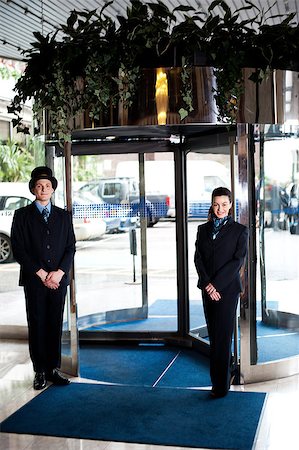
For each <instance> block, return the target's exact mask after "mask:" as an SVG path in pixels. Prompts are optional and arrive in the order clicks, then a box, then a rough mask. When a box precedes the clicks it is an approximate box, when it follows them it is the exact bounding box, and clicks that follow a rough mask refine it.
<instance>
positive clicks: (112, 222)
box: [73, 190, 137, 233]
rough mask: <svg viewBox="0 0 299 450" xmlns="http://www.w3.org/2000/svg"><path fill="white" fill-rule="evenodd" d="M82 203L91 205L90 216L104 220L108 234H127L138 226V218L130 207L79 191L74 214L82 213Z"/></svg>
mask: <svg viewBox="0 0 299 450" xmlns="http://www.w3.org/2000/svg"><path fill="white" fill-rule="evenodd" d="M82 202H84V204H86V203H89V205H90V206H89V215H90V216H92V217H98V218H100V219H103V220H104V222H105V223H106V233H120V232H125V231H128V230H129V229H130V228H131V227H132V226H133V227H134V226H135V225H136V221H137V217H136V214H134V213H133V212H132V208H131V206H130V205H126V204H124V205H122V204H114V203H106V202H104V200H103V199H101V197H99V196H97V195H94V194H93V193H92V192H90V191H88V190H86V191H79V192H76V193H75V194H74V202H73V205H74V214H78V213H79V212H80V209H81V206H80V205H82Z"/></svg>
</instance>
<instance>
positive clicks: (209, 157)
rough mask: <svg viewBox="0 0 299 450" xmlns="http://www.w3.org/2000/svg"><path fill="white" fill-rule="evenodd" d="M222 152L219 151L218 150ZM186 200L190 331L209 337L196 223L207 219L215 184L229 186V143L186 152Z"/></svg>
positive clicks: (197, 335)
mask: <svg viewBox="0 0 299 450" xmlns="http://www.w3.org/2000/svg"><path fill="white" fill-rule="evenodd" d="M218 152H219V153H218ZM186 179H187V203H188V239H189V243H188V248H189V298H190V334H191V336H194V337H197V338H203V339H208V335H207V328H206V322H205V317H204V312H203V305H202V296H201V291H200V290H199V289H198V288H197V281H198V277H197V273H196V269H195V266H194V250H195V240H196V233H197V227H198V226H199V225H200V224H201V223H204V222H206V221H207V218H208V211H209V208H210V205H211V194H212V191H213V189H214V188H216V187H219V186H224V187H228V188H230V184H231V175H230V149H229V145H227V146H225V147H221V149H220V148H219V149H218V150H217V147H215V148H213V151H212V152H211V149H206V150H204V149H202V148H201V150H200V152H199V151H191V152H189V153H188V155H187V175H186Z"/></svg>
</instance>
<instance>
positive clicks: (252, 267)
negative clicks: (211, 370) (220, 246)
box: [247, 125, 257, 364]
mask: <svg viewBox="0 0 299 450" xmlns="http://www.w3.org/2000/svg"><path fill="white" fill-rule="evenodd" d="M248 132H249V135H248V163H247V166H248V223H249V242H248V254H249V258H248V292H249V298H248V301H249V317H250V323H251V327H250V362H251V364H256V363H257V340H256V339H257V330H256V279H257V277H256V273H257V251H256V213H257V210H256V204H257V202H256V186H255V180H256V178H255V161H254V154H255V141H254V126H253V125H249V126H248Z"/></svg>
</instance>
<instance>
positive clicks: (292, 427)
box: [0, 340, 299, 450]
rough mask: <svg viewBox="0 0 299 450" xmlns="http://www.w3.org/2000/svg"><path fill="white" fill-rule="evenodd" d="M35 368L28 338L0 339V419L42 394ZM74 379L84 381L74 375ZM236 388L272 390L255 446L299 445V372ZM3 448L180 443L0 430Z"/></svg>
mask: <svg viewBox="0 0 299 450" xmlns="http://www.w3.org/2000/svg"><path fill="white" fill-rule="evenodd" d="M32 379H33V371H32V365H31V362H30V360H29V354H28V347H27V343H26V341H21V340H20V341H9V340H2V341H0V405H1V412H0V421H2V420H3V419H5V418H6V417H8V416H9V415H10V414H12V413H13V412H14V411H16V410H17V409H18V408H20V407H21V406H22V405H24V404H25V403H27V402H28V401H29V400H31V399H32V398H33V397H35V396H36V395H38V394H39V392H37V391H34V390H33V388H32ZM73 381H74V382H76V381H81V380H80V379H79V378H74V379H73ZM232 389H234V390H244V391H255V392H257V391H260V392H267V393H269V395H268V397H267V402H266V406H265V409H264V413H263V416H262V420H261V423H260V427H259V430H258V433H257V437H256V443H255V445H254V450H266V449H267V450H268V449H269V450H298V449H299V430H298V417H299V376H292V377H289V378H283V379H280V380H275V381H271V382H265V383H259V384H251V385H247V386H233V387H232ZM0 448H1V450H43V449H47V450H104V449H105V450H162V449H163V450H174V449H179V447H164V446H156V445H140V444H128V443H117V442H104V441H94V440H83V439H65V438H63V439H62V438H56V437H47V436H31V435H18V434H9V433H1V434H0Z"/></svg>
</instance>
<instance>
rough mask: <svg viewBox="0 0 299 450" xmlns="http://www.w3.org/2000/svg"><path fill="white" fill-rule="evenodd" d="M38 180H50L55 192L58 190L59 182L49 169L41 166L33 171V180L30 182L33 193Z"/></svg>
mask: <svg viewBox="0 0 299 450" xmlns="http://www.w3.org/2000/svg"><path fill="white" fill-rule="evenodd" d="M38 180H50V181H51V183H52V188H53V189H54V191H55V189H56V188H57V184H58V181H57V180H56V178H55V177H53V175H52V170H51V169H50V168H49V167H46V166H40V167H36V168H35V169H33V171H32V172H31V180H30V181H29V189H30V192H32V190H33V189H34V187H35V183H36V182H37V181H38Z"/></svg>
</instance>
